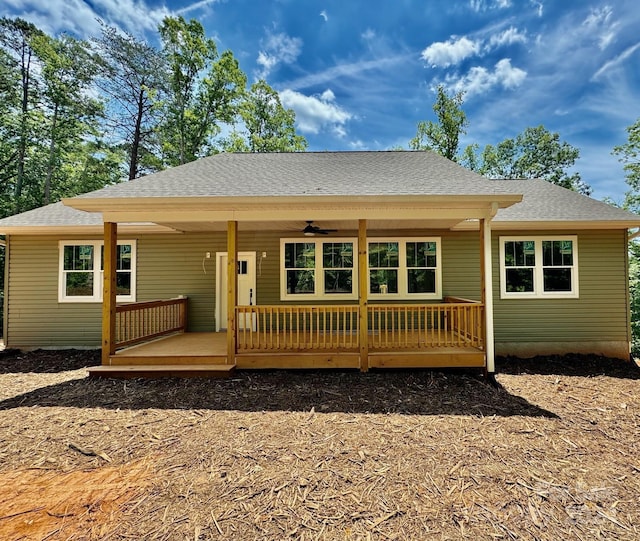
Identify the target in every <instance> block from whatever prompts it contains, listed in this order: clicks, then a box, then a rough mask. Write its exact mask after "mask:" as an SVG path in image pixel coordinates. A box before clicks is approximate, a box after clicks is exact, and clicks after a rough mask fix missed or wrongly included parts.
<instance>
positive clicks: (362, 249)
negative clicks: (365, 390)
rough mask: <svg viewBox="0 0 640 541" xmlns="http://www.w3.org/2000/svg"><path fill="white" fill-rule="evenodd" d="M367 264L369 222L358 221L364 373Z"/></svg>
mask: <svg viewBox="0 0 640 541" xmlns="http://www.w3.org/2000/svg"><path fill="white" fill-rule="evenodd" d="M367 263H368V262H367V220H358V299H359V309H358V327H359V329H360V336H359V338H360V371H362V372H367V371H368V370H369V315H368V302H367V300H368V293H369V292H368V290H367V282H368V280H367V268H368V265H367Z"/></svg>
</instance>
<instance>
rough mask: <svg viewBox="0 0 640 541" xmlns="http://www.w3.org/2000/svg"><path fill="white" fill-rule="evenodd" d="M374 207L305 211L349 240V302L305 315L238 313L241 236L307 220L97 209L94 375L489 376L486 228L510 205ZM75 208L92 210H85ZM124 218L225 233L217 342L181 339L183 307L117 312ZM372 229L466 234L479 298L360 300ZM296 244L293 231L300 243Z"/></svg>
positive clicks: (276, 214)
mask: <svg viewBox="0 0 640 541" xmlns="http://www.w3.org/2000/svg"><path fill="white" fill-rule="evenodd" d="M382 199H384V198H382ZM382 199H381V198H379V197H375V198H366V199H365V200H363V201H358V202H344V201H343V202H336V201H335V200H334V199H331V200H327V201H323V200H321V201H320V202H319V203H316V206H315V207H314V208H313V214H314V217H317V218H318V221H320V220H322V223H323V224H326V227H328V228H330V229H329V230H330V231H333V230H336V229H337V230H345V231H355V234H354V233H351V237H350V238H352V239H353V242H352V245H353V269H354V271H353V280H354V281H353V286H352V287H353V299H354V300H352V301H349V302H348V303H344V304H333V303H327V302H308V303H306V302H305V303H304V304H303V303H299V302H291V300H289V299H285V298H281V299H280V300H281V301H282V302H281V303H279V304H271V303H269V304H260V303H257V304H254V303H251V302H250V303H239V302H238V300H239V299H238V283H239V277H238V273H239V268H240V267H239V265H238V263H239V252H240V249H239V246H240V240H241V239H240V238H241V236H242V235H243V234H244V232H245V231H247V232H252V231H256V230H264V229H268V230H270V231H274V232H275V233H274V234H277V232H281V235H282V236H285V235H287V233H285V232H286V231H291V228H290V224H291V223H292V221H295V222H297V223H300V221H302V220H303V218H307V217H308V215H309V209H308V208H307V207H306V206H305V205H304V204H302V205H301V203H300V202H299V201H295V200H286V201H282V202H280V203H279V205H278V206H277V208H271V207H269V208H264V207H262V206H256V205H255V204H254V203H252V202H246V201H243V202H233V204H232V205H230V203H229V202H225V203H224V205H226V207H225V206H224V205H223V204H222V203H220V202H219V201H216V202H213V203H210V204H209V205H204V206H206V207H207V210H203V209H202V208H201V207H202V206H203V204H202V203H198V204H197V205H196V206H195V207H194V204H195V203H194V202H193V201H179V202H177V203H176V204H177V206H178V208H179V210H175V209H174V210H171V211H169V210H164V211H162V209H161V208H158V207H157V204H156V203H155V202H153V201H150V202H144V204H138V205H136V206H135V207H134V209H132V210H126V211H124V210H118V209H113V210H104V209H102V210H103V219H104V294H103V304H102V365H103V366H102V367H101V368H100V369H96V370H94V373H95V374H105V375H111V374H114V373H115V371H116V368H115V367H118V366H119V367H123V366H126V367H128V370H129V372H130V373H131V374H134V373H135V374H140V375H153V371H154V370H155V371H156V373H157V374H162V375H164V374H165V373H168V374H170V375H192V374H193V375H212V374H213V373H214V372H217V373H221V374H224V373H228V372H229V371H231V370H233V369H234V368H236V367H237V368H353V369H359V370H361V371H363V372H366V371H368V370H369V369H372V368H376V369H377V368H401V367H407V368H408V367H474V368H480V369H484V370H485V371H486V372H489V373H491V372H493V371H494V360H493V359H494V351H493V313H492V312H493V311H492V301H491V299H492V281H491V276H492V268H491V256H490V254H491V219H492V217H493V216H494V215H495V213H496V212H497V210H498V208H500V206H501V205H502V204H503V203H504V205H507V206H508V205H510V204H512V201H510V200H507V201H506V202H499V201H496V200H495V198H493V197H486V196H485V197H466V196H465V197H458V198H456V197H453V198H451V197H447V198H446V205H445V203H444V199H443V198H432V200H430V201H428V202H426V201H422V202H416V201H414V200H412V199H408V198H405V197H402V198H399V199H398V198H395V199H393V201H392V203H393V206H391V207H390V206H389V204H390V203H389V201H384V200H382ZM147 204H149V205H151V206H149V207H147ZM100 205H101V206H102V205H104V202H100ZM221 205H223V207H222V208H221V207H220V206H221ZM209 206H210V207H211V208H209ZM230 206H231V207H233V208H229V207H230ZM83 207H85V208H91V205H90V204H86V203H83ZM398 215H400V216H401V218H398ZM282 216H286V220H283V218H282ZM223 218H233V219H227V220H226V221H223ZM134 219H137V220H145V221H148V222H151V223H154V224H157V225H160V226H164V227H170V228H172V229H173V230H174V231H182V232H188V231H194V230H197V231H202V230H208V231H220V230H221V228H223V230H226V254H225V257H226V265H225V267H226V268H225V271H224V273H223V275H224V278H225V281H226V284H225V288H224V289H223V290H221V291H219V292H218V298H220V297H222V298H223V300H224V303H223V305H222V306H224V308H223V309H222V310H221V313H220V314H219V315H218V317H219V319H218V321H219V323H218V324H219V325H220V322H221V323H222V324H221V325H220V327H222V328H225V329H226V330H225V332H222V333H199V334H198V336H196V335H192V333H190V332H188V331H189V329H188V328H187V324H186V321H187V319H186V314H187V306H188V299H186V298H176V299H170V300H165V301H152V302H138V303H130V304H120V305H119V304H117V303H116V275H117V263H116V254H117V239H118V224H119V223H131V222H132V221H133V220H134ZM354 226H355V227H354ZM372 230H373V231H375V232H376V233H375V235H376V236H375V237H372V238H379V237H380V236H381V233H380V232H384V234H387V235H390V234H393V232H394V231H403V232H405V233H404V234H405V235H406V234H407V233H406V232H407V231H408V232H411V231H430V232H434V234H438V233H437V232H438V231H447V230H451V231H454V230H461V231H465V232H467V233H468V232H470V231H476V235H477V237H476V238H477V244H476V246H477V252H476V253H477V254H478V264H477V265H478V266H477V267H476V268H475V269H474V271H473V274H474V276H475V277H474V281H476V280H477V281H478V282H479V283H478V288H477V290H478V291H479V293H480V295H479V298H477V299H467V298H460V297H455V296H447V295H443V296H442V297H440V298H436V299H434V300H433V301H420V300H419V299H415V300H412V301H403V300H402V298H400V299H398V300H393V301H386V300H385V299H383V298H382V295H380V294H378V295H377V297H376V295H370V292H371V285H370V283H369V279H370V273H369V266H368V265H369V260H368V246H369V240H370V237H369V232H370V231H372ZM301 233H302V232H301V231H299V230H298V236H299V238H300V239H301V241H303V239H304V238H305V237H304V236H303V235H302V234H301ZM291 235H292V234H291V233H288V236H289V237H291ZM329 240H330V237H329ZM444 272H446V269H445V271H444ZM281 287H282V286H281ZM281 294H282V289H281ZM370 297H373V298H370ZM151 367H155V368H151ZM189 372H190V373H189Z"/></svg>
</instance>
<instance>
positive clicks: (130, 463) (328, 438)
mask: <svg viewBox="0 0 640 541" xmlns="http://www.w3.org/2000/svg"><path fill="white" fill-rule="evenodd" d="M60 359H62V361H63V362H62V363H61V365H62V366H63V368H64V369H65V371H59V372H55V371H53V370H54V369H53V368H52V366H55V365H56V362H57V361H59V360H60ZM96 362H97V357H96V356H95V355H94V354H88V353H78V352H61V353H57V354H52V353H50V352H47V353H45V352H35V353H31V354H25V355H15V353H14V354H11V352H9V353H8V354H5V357H3V358H2V357H0V486H4V488H3V489H2V491H0V538H1V539H25V540H26V539H44V538H45V537H43V532H44V531H45V530H44V529H43V530H38V532H35V533H34V531H33V530H31V529H29V528H28V527H27V526H29V527H30V526H32V525H35V524H36V523H37V522H38V520H39V519H40V518H44V517H46V518H47V520H49V519H50V522H49V523H48V524H47V527H50V529H49V530H47V533H45V534H44V535H48V537H46V539H52V540H53V539H55V540H59V539H60V540H61V539H141V538H144V539H162V540H183V539H184V540H195V541H197V540H199V539H200V540H204V539H233V540H237V539H272V540H280V539H301V540H302V539H304V540H312V539H322V540H324V539H340V540H366V539H375V540H378V539H379V540H386V539H398V540H404V539H460V538H469V539H536V540H538V539H539V540H546V539H549V540H551V539H553V540H555V539H584V540H586V539H625V540H631V539H638V538H640V531H639V530H640V526H639V525H640V506H639V504H638V501H639V499H640V457H639V456H638V452H637V445H638V441H640V396H639V393H638V383H639V381H638V380H639V379H640V372H639V371H638V369H637V368H636V367H633V366H632V365H630V364H625V363H622V362H618V361H612V360H608V359H598V358H585V357H576V358H562V359H559V358H554V359H537V360H534V361H528V362H523V361H516V360H513V359H510V360H503V362H502V363H501V364H500V365H499V370H501V371H502V373H500V374H499V375H498V377H497V380H498V383H499V386H498V388H495V387H493V386H491V385H489V384H487V383H485V382H484V381H483V380H482V378H481V377H480V376H479V375H478V374H474V373H465V372H431V371H418V370H416V371H392V372H376V373H374V372H372V373H369V374H360V373H357V372H339V371H326V372H317V371H312V372H307V371H305V372H291V371H280V372H249V371H246V372H240V373H238V374H237V375H236V376H234V377H233V378H232V379H230V380H127V381H118V380H116V381H110V380H89V379H88V378H86V377H85V374H86V372H85V371H84V370H83V369H81V368H79V367H80V366H82V365H83V363H84V364H95V363H96ZM506 372H509V373H506ZM29 487H32V488H29ZM62 487H64V490H63V488H62ZM62 492H63V493H64V497H63V494H62ZM16 513H21V514H20V515H16ZM12 515H13V516H12ZM56 520H57V521H59V522H56ZM29 522H31V524H29ZM17 525H18V526H20V525H22V526H21V527H18V526H17ZM16 528H18V529H16Z"/></svg>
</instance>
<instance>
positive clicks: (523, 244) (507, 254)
mask: <svg viewBox="0 0 640 541" xmlns="http://www.w3.org/2000/svg"><path fill="white" fill-rule="evenodd" d="M535 264H536V248H535V241H532V240H511V241H507V242H505V243H504V265H505V267H533V266H534V265H535Z"/></svg>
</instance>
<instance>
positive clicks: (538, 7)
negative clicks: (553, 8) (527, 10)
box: [531, 0, 544, 17]
mask: <svg viewBox="0 0 640 541" xmlns="http://www.w3.org/2000/svg"><path fill="white" fill-rule="evenodd" d="M531 5H532V6H533V7H534V8H536V14H537V15H538V17H542V14H543V13H544V4H543V3H542V2H538V0H531Z"/></svg>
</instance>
